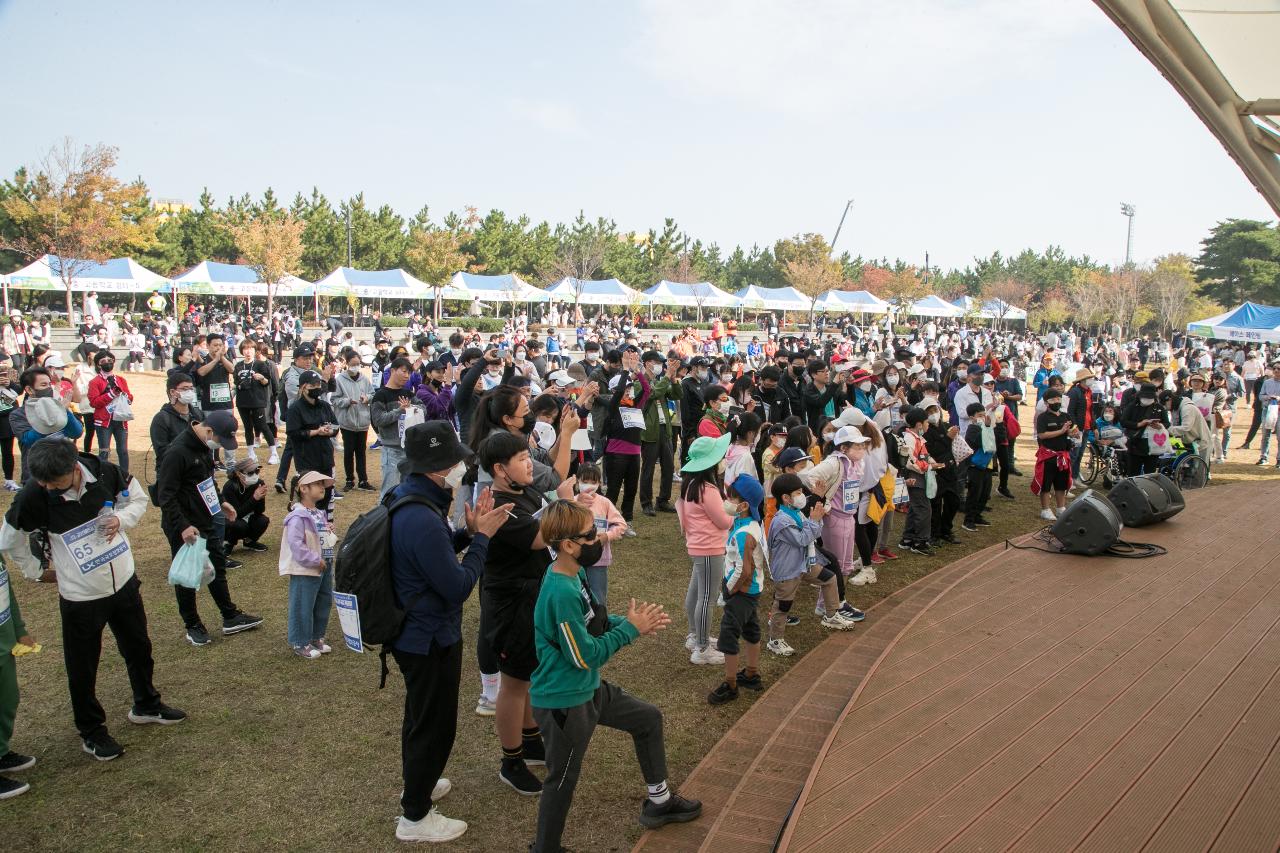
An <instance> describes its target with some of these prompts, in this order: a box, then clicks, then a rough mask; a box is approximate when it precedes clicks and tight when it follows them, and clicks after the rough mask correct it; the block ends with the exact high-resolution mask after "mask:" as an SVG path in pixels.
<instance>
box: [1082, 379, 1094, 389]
mask: <svg viewBox="0 0 1280 853" xmlns="http://www.w3.org/2000/svg"><path fill="white" fill-rule="evenodd" d="M1083 384H1084V387H1086V388H1092V387H1093V380H1092V379H1086V380H1085V381H1084V383H1083Z"/></svg>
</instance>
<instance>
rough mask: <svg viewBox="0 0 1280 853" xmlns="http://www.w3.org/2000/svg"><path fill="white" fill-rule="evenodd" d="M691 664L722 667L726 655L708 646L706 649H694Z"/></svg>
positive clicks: (690, 658)
mask: <svg viewBox="0 0 1280 853" xmlns="http://www.w3.org/2000/svg"><path fill="white" fill-rule="evenodd" d="M689 663H694V664H710V665H711V666H721V665H722V664H723V663H724V655H722V654H720V650H719V649H713V648H711V646H707V647H706V648H705V649H694V650H693V654H691V655H689Z"/></svg>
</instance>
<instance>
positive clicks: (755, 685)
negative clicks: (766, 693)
mask: <svg viewBox="0 0 1280 853" xmlns="http://www.w3.org/2000/svg"><path fill="white" fill-rule="evenodd" d="M738 686H739V687H745V688H747V689H748V690H764V679H762V678H761V677H760V673H758V672H757V673H756V674H755V675H753V676H751V677H749V678H748V677H747V671H746V670H745V669H740V670H738Z"/></svg>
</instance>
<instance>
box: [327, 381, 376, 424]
mask: <svg viewBox="0 0 1280 853" xmlns="http://www.w3.org/2000/svg"><path fill="white" fill-rule="evenodd" d="M333 378H334V382H335V384H336V386H337V387H335V388H334V391H333V393H332V394H330V395H329V405H330V406H332V407H333V411H334V414H335V415H337V418H338V426H340V427H342V428H343V429H349V430H354V431H356V432H363V431H364V430H367V429H368V428H369V402H370V401H371V400H372V399H373V382H372V381H371V380H370V379H369V376H368V375H367V374H366V373H365V372H364V370H361V371H360V373H359V375H358V376H356V377H352V376H351V374H350V373H348V372H347V371H346V370H345V369H344V370H341V371H337V372H335V373H334V377H333ZM362 398H363V400H364V402H361V399H362Z"/></svg>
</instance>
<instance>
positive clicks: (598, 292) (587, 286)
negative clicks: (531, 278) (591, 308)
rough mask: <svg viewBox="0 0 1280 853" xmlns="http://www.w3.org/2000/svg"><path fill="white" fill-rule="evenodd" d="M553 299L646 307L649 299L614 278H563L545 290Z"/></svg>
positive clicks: (586, 303) (590, 303) (587, 303)
mask: <svg viewBox="0 0 1280 853" xmlns="http://www.w3.org/2000/svg"><path fill="white" fill-rule="evenodd" d="M546 293H547V295H548V296H551V297H552V298H553V299H560V300H563V301H564V302H574V301H576V302H579V303H581V304H583V305H648V304H649V297H647V296H645V295H644V294H643V293H641V292H640V291H638V290H633V289H631V288H630V287H627V286H626V285H625V284H623V283H622V282H620V281H618V280H617V279H616V278H606V279H603V280H599V281H597V280H594V279H591V280H588V279H581V278H569V277H567V276H566V277H565V278H562V279H560V280H559V281H557V282H556V283H555V284H553V285H551V286H550V287H548V288H547V290H546Z"/></svg>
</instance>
